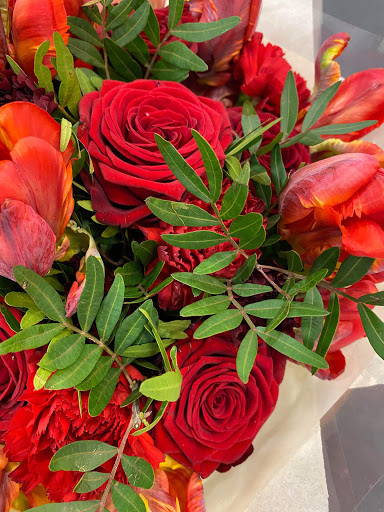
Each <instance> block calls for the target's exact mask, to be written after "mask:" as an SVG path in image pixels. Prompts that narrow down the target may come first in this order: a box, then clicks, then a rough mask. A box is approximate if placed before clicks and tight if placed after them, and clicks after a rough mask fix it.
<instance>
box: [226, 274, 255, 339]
mask: <svg viewBox="0 0 384 512" xmlns="http://www.w3.org/2000/svg"><path fill="white" fill-rule="evenodd" d="M227 291H228V297H229V298H230V300H231V302H232V304H233V305H234V306H235V308H236V309H238V310H239V311H240V313H241V314H242V315H243V318H244V320H245V321H246V322H247V324H248V327H250V329H251V330H252V331H253V332H255V333H257V330H256V326H255V325H254V323H253V322H252V320H251V319H250V318H249V316H248V314H247V313H246V311H245V310H244V308H243V307H242V305H241V304H239V303H238V302H237V300H236V299H235V298H234V296H233V293H232V288H231V282H230V281H229V282H228V288H227Z"/></svg>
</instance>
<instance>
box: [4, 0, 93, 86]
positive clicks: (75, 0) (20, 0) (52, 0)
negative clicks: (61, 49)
mask: <svg viewBox="0 0 384 512" xmlns="http://www.w3.org/2000/svg"><path fill="white" fill-rule="evenodd" d="M85 2H86V0H16V4H15V7H14V11H13V17H12V32H13V43H14V47H15V60H16V62H17V63H18V64H19V65H20V67H21V68H22V69H23V71H25V73H26V74H27V75H29V76H34V71H33V66H34V58H35V54H36V51H37V49H38V47H39V46H40V45H41V43H43V42H44V41H46V40H49V41H50V42H51V45H50V48H49V50H48V53H47V55H46V56H45V57H44V60H43V63H44V64H45V65H46V66H48V67H49V68H50V69H52V64H51V58H52V57H55V55H56V53H55V47H54V44H53V33H54V32H55V31H56V32H59V34H60V35H61V36H62V38H63V40H64V42H65V44H67V42H68V37H69V32H68V31H69V25H68V24H67V16H69V15H70V16H81V15H82V11H81V5H82V4H83V3H85Z"/></svg>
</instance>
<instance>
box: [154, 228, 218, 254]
mask: <svg viewBox="0 0 384 512" xmlns="http://www.w3.org/2000/svg"><path fill="white" fill-rule="evenodd" d="M161 238H162V239H163V240H164V242H166V243H167V244H169V245H173V246H174V247H180V248H181V249H196V250H198V249H206V248H207V247H215V246H216V245H220V244H222V243H223V242H226V241H227V240H228V239H227V237H226V236H224V235H220V234H219V233H215V232H214V231H208V230H203V229H201V230H199V231H192V232H190V233H181V234H180V235H161Z"/></svg>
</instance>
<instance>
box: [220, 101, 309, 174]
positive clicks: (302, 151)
mask: <svg viewBox="0 0 384 512" xmlns="http://www.w3.org/2000/svg"><path fill="white" fill-rule="evenodd" d="M241 111H242V108H241V107H233V108H229V109H228V115H229V119H230V120H231V123H232V128H233V130H234V131H235V132H236V133H237V134H238V135H239V136H240V137H242V136H243V129H242V127H241ZM257 114H258V116H259V118H260V121H261V123H262V124H264V123H267V122H271V121H274V120H275V119H277V116H275V115H274V114H272V113H270V112H263V111H259V110H258V112H257ZM279 133H280V123H277V124H275V125H274V126H272V127H271V128H270V129H269V130H267V131H266V132H264V133H263V141H262V143H261V147H264V146H266V145H267V144H269V143H270V142H272V141H273V139H274V138H275V137H276V136H277V135H279ZM293 135H296V132H295V131H293V133H292V136H293ZM281 155H282V157H283V162H284V167H285V168H286V169H287V171H290V170H294V171H296V170H297V169H298V167H299V165H300V164H301V163H303V162H304V163H306V164H309V163H310V161H311V157H310V154H309V150H308V148H307V146H304V145H303V144H300V143H297V144H293V146H290V147H289V148H283V149H282V150H281ZM259 162H260V164H261V165H262V166H263V167H265V168H266V169H267V171H270V170H271V153H267V154H266V155H263V156H261V157H260V158H259Z"/></svg>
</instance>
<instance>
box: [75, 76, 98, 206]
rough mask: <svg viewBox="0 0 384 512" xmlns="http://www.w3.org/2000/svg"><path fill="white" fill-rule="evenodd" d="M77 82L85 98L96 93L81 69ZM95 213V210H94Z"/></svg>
mask: <svg viewBox="0 0 384 512" xmlns="http://www.w3.org/2000/svg"><path fill="white" fill-rule="evenodd" d="M75 74H76V77H77V80H78V81H79V85H80V89H81V93H82V94H83V96H84V95H85V94H88V93H89V92H93V91H96V88H95V87H94V86H93V85H92V82H91V79H90V78H88V77H87V75H86V74H85V73H84V71H83V70H82V69H81V68H76V69H75ZM92 211H93V210H92Z"/></svg>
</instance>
